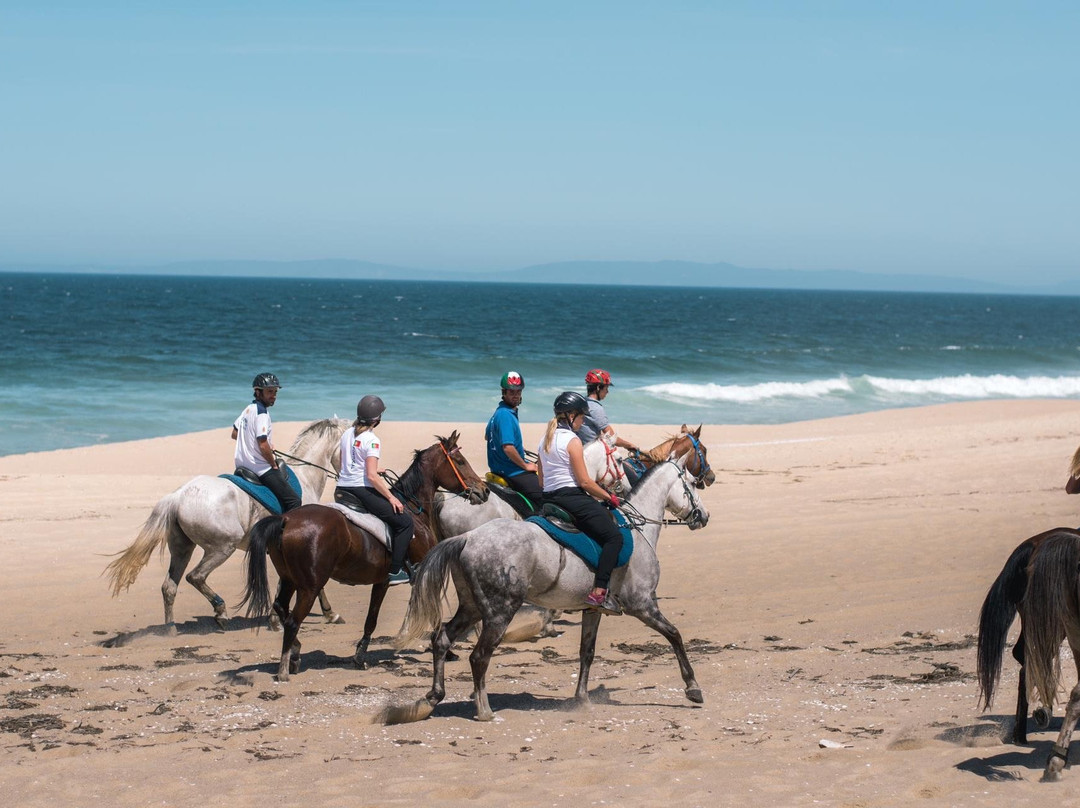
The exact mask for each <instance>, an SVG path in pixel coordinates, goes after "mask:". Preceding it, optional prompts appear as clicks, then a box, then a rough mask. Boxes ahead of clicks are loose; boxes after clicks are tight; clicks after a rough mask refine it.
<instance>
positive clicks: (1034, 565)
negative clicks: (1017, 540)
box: [1021, 531, 1080, 709]
mask: <svg viewBox="0 0 1080 808" xmlns="http://www.w3.org/2000/svg"><path fill="white" fill-rule="evenodd" d="M1078 569H1080V536H1077V534H1076V533H1073V532H1071V531H1070V532H1069V533H1057V534H1054V535H1051V536H1049V537H1047V539H1046V541H1044V542H1043V544H1042V546H1041V547H1040V548H1039V552H1037V553H1036V554H1035V558H1034V559H1033V560H1032V562H1031V567H1030V574H1029V576H1028V587H1027V594H1026V595H1025V596H1024V602H1023V604H1022V606H1021V610H1022V612H1023V615H1024V642H1025V645H1026V647H1025V648H1024V659H1025V662H1026V665H1027V669H1028V675H1029V676H1030V677H1031V680H1032V681H1033V682H1034V686H1035V688H1036V690H1038V692H1039V697H1040V698H1041V699H1042V703H1043V704H1044V705H1046V707H1047V709H1049V708H1051V707H1052V706H1053V704H1054V696H1055V695H1056V694H1057V686H1058V680H1059V679H1060V678H1061V654H1060V651H1061V642H1062V640H1064V639H1065V625H1066V621H1067V620H1068V619H1069V618H1070V617H1071V618H1072V619H1074V620H1075V619H1076V617H1077V589H1078V575H1077V573H1078Z"/></svg>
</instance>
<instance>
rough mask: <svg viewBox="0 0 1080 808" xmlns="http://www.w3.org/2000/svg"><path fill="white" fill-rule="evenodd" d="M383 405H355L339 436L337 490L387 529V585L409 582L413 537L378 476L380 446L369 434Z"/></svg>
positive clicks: (409, 521)
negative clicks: (351, 418)
mask: <svg viewBox="0 0 1080 808" xmlns="http://www.w3.org/2000/svg"><path fill="white" fill-rule="evenodd" d="M385 411H386V405H385V404H383V400H382V399H381V398H379V397H378V396H364V397H363V398H362V399H360V401H359V402H357V404H356V420H355V421H353V424H352V427H350V428H349V429H346V430H345V433H344V434H343V435H342V436H341V471H340V472H339V473H338V481H337V489H338V490H342V491H345V492H347V493H349V494H352V495H353V496H354V497H356V498H357V499H358V500H360V502H361V503H362V504H363V506H364V507H365V508H366V509H367V511H368V513H370V514H372V515H373V516H376V517H378V518H379V519H381V520H382V521H383V523H385V524H386V526H387V527H388V528H389V529H390V547H391V551H390V577H389V579H388V580H389V584H390V586H396V585H397V584H405V583H409V582H410V581H411V575H410V570H409V568H408V564H407V563H406V561H405V558H406V556H407V555H408V553H409V542H411V541H412V537H413V518H412V514H410V513H409V512H408V511H406V510H405V506H404V505H402V504H401V500H399V499H398V498H397V497H396V496H394V492H393V491H391V490H390V486H388V485H387V484H386V481H385V480H383V478H382V477H380V476H379V457H380V456H381V454H382V443H381V441H380V440H379V438H378V436H376V434H375V432H374V431H373V430H374V429H375V427H377V426H378V425H379V424H380V423H381V422H382V414H383V412H385Z"/></svg>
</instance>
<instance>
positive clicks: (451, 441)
mask: <svg viewBox="0 0 1080 808" xmlns="http://www.w3.org/2000/svg"><path fill="white" fill-rule="evenodd" d="M446 442H447V443H448V444H449V445H451V446H457V442H458V431H457V430H456V429H455V430H454V431H453V432H451V433H450V437H449V438H447V439H446Z"/></svg>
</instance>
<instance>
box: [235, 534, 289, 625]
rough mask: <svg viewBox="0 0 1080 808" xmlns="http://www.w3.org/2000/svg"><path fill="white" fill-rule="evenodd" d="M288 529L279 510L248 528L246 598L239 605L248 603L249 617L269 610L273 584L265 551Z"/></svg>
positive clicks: (276, 542)
mask: <svg viewBox="0 0 1080 808" xmlns="http://www.w3.org/2000/svg"><path fill="white" fill-rule="evenodd" d="M284 529H285V517H284V516H280V515H277V514H274V515H271V516H266V517H263V518H262V519H260V520H259V521H258V522H256V523H255V524H254V525H252V526H251V530H249V531H248V535H247V539H248V549H247V581H246V584H245V586H244V598H243V600H241V601H240V603H239V604H238V605H237V607H236V608H237V609H242V608H243V607H244V606H245V605H246V606H247V616H248V617H266V616H267V615H268V614H270V584H269V582H268V581H267V578H266V552H267V550H268V549H269V548H271V547H277V546H279V545H280V544H281V534H282V531H283V530H284Z"/></svg>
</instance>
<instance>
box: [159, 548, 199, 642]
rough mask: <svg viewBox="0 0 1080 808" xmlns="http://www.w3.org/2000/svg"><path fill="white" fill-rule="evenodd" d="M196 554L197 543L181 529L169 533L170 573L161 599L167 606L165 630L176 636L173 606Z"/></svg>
mask: <svg viewBox="0 0 1080 808" xmlns="http://www.w3.org/2000/svg"><path fill="white" fill-rule="evenodd" d="M194 552H195V542H193V541H192V540H191V539H189V538H188V537H187V536H185V535H184V533H183V531H181V530H180V528H179V527H174V528H173V530H172V531H171V532H170V533H169V572H168V573H167V574H166V575H165V580H164V581H162V583H161V599H162V601H163V602H164V604H165V628H166V630H167V631H168V632H169V634H172V635H175V634H176V621H175V619H174V618H173V604H175V603H176V589H177V587H178V586H180V579H181V578H182V577H183V575H184V570H186V569H187V565H188V564H189V563H190V561H191V555H192V553H194Z"/></svg>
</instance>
